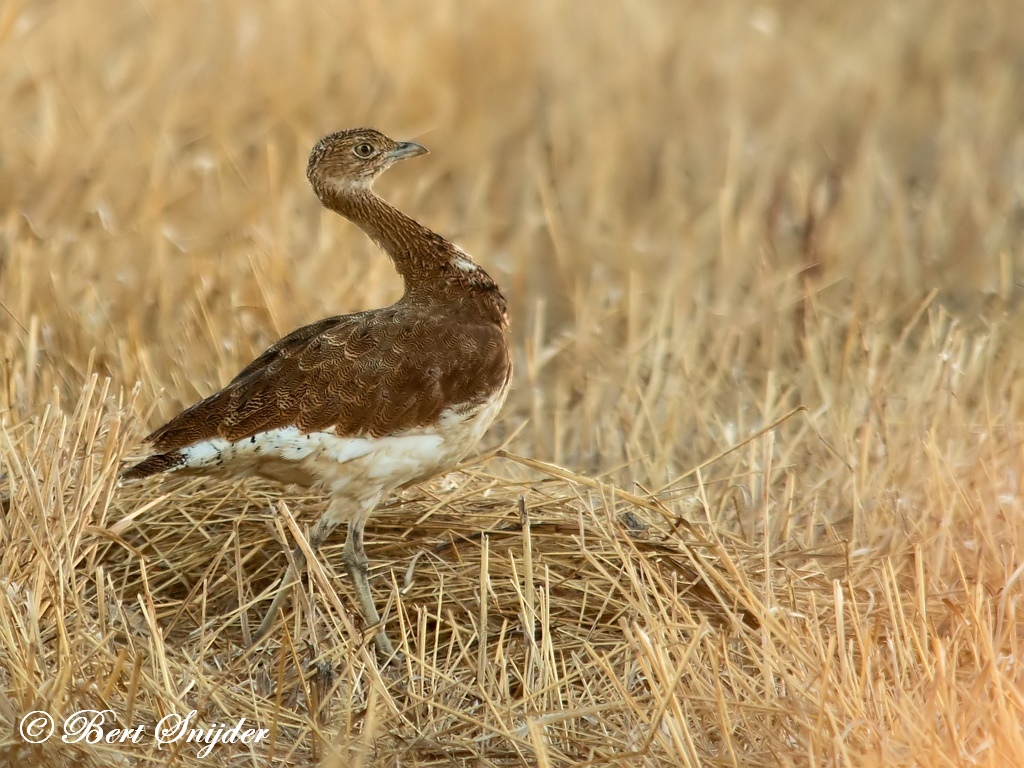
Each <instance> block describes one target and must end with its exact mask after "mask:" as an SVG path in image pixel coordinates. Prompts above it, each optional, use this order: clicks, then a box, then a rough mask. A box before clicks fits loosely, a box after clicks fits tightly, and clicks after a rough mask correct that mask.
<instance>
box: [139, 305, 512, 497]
mask: <svg viewBox="0 0 1024 768" xmlns="http://www.w3.org/2000/svg"><path fill="white" fill-rule="evenodd" d="M508 374H509V359H508V349H507V345H506V342H505V339H504V336H503V334H502V331H501V329H500V328H498V327H497V326H495V325H493V324H467V323H465V322H464V321H462V322H459V321H456V320H454V319H452V318H451V317H446V316H444V315H438V314H436V313H430V312H426V311H421V312H416V313H410V312H409V310H408V308H406V309H404V310H402V309H399V308H398V307H397V306H395V307H387V308H384V309H378V310H372V311H369V312H362V313H359V314H354V315H344V316H341V317H334V318H328V319H326V320H321V321H320V322H318V323H313V324H312V325H307V326H305V327H303V328H300V329H298V330H297V331H294V332H292V333H291V334H289V335H288V336H285V337H284V338H283V339H281V340H280V341H279V342H277V343H276V344H274V346H272V347H271V348H270V349H268V350H267V351H266V352H264V353H263V354H262V355H260V356H259V357H258V358H256V360H254V361H253V362H252V363H250V364H249V365H248V366H246V367H245V368H244V369H243V370H242V371H241V372H240V373H239V374H238V376H236V377H235V378H234V380H232V381H231V383H230V384H228V385H227V386H226V387H224V389H222V390H221V391H220V392H218V393H216V394H214V395H211V396H210V397H208V398H206V399H205V400H202V401H201V402H199V403H197V404H195V405H193V406H192V407H191V408H188V409H187V410H185V411H183V412H181V413H180V414H178V415H177V416H176V417H174V418H173V419H171V421H169V422H168V423H167V424H165V425H164V426H162V427H160V428H159V429H157V430H156V431H155V432H153V433H152V434H151V435H149V436H148V437H147V438H146V439H147V441H149V442H150V443H152V444H153V446H154V448H155V449H156V451H157V452H158V455H156V456H152V457H150V458H149V459H146V460H145V461H143V462H141V463H140V464H137V465H135V466H134V467H131V468H130V469H129V470H128V471H127V472H126V473H125V476H126V477H145V476H147V475H150V474H155V473H157V472H162V471H165V470H167V469H171V468H173V467H174V466H177V465H178V464H179V463H180V462H179V460H178V459H177V457H175V456H174V455H173V454H174V452H176V451H178V450H179V449H181V448H185V447H187V446H190V445H193V444H195V443H197V442H200V441H202V440H208V439H211V438H215V437H222V438H226V439H227V440H230V441H238V440H242V439H244V438H247V437H251V436H253V435H255V434H257V433H260V432H265V431H267V430H271V429H278V428H282V427H289V426H295V427H298V428H299V429H300V430H301V431H303V432H314V431H318V430H325V429H329V428H332V427H333V428H334V429H335V431H336V433H337V434H339V435H368V436H380V435H385V434H391V433H394V432H399V431H402V430H406V429H411V428H414V427H419V426H424V425H428V424H430V423H432V422H434V421H435V420H436V419H437V418H438V416H439V415H440V414H441V412H442V411H444V410H445V409H446V408H448V407H451V406H453V405H459V404H463V403H474V402H479V401H482V400H483V399H484V398H486V397H487V396H488V395H490V394H492V393H493V392H494V391H495V390H497V389H498V388H499V387H501V386H502V385H503V384H504V383H505V381H506V379H507V377H508Z"/></svg>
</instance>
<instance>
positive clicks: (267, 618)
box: [252, 503, 340, 645]
mask: <svg viewBox="0 0 1024 768" xmlns="http://www.w3.org/2000/svg"><path fill="white" fill-rule="evenodd" d="M333 506H334V505H333V503H332V505H331V507H328V509H327V511H326V512H324V514H323V515H322V516H321V517H320V519H319V520H317V521H316V525H314V526H313V530H312V531H310V532H309V548H310V550H312V552H313V554H314V555H316V553H317V550H319V549H320V545H321V544H323V543H324V542H325V541H327V537H328V536H330V535H331V532H332V531H334V529H335V528H337V527H338V523H339V522H340V520H339V519H338V516H337V515H336V514H333V512H334V509H333ZM305 564H306V556H305V555H304V554H303V553H302V547H299V546H296V547H295V549H293V550H292V562H291V563H290V564H289V565H288V570H286V571H285V573H284V576H283V577H282V579H281V583H280V584H279V585H278V587H277V594H275V595H274V601H273V602H272V603H271V604H270V608H269V609H268V610H267V612H266V613H265V614H264V615H263V621H262V622H260V627H259V629H257V630H256V634H255V635H253V638H252V642H253V644H254V645H255V643H256V642H257V641H259V640H260V639H262V638H263V637H264V635H266V634H267V632H269V631H270V628H271V627H272V626H274V622H275V621H276V620H277V612H278V610H280V608H281V603H282V601H283V600H284V598H285V597H286V596H287V595H288V590H289V588H290V587H291V586H292V584H294V583H295V582H296V581H298V578H299V571H300V570H301V569H302V568H303V567H304V566H305Z"/></svg>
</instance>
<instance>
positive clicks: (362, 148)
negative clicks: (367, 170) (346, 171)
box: [352, 144, 377, 160]
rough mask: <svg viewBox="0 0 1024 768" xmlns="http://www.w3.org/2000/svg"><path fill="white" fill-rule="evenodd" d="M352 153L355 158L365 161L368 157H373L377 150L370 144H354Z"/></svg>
mask: <svg viewBox="0 0 1024 768" xmlns="http://www.w3.org/2000/svg"><path fill="white" fill-rule="evenodd" d="M352 151H353V152H354V153H355V155H356V157H361V158H363V159H364V160H365V159H366V158H368V157H373V155H374V153H376V151H377V150H375V149H374V148H373V145H372V144H356V146H355V149H353V150H352Z"/></svg>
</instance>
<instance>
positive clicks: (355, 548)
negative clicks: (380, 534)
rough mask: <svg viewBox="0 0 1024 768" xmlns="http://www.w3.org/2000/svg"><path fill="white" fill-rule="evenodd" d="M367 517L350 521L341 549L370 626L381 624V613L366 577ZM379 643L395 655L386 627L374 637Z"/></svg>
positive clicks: (382, 652)
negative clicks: (364, 543) (364, 535)
mask: <svg viewBox="0 0 1024 768" xmlns="http://www.w3.org/2000/svg"><path fill="white" fill-rule="evenodd" d="M364 521H365V517H364V516H362V515H360V516H358V517H354V518H352V519H351V520H349V521H348V538H347V539H346V540H345V546H344V547H343V548H342V550H341V561H342V562H343V563H344V564H345V569H346V570H347V571H348V575H349V577H350V578H351V579H352V585H353V586H354V587H355V590H356V598H357V599H358V600H359V607H360V609H361V611H362V614H363V620H364V621H365V622H366V623H367V624H368V625H370V626H373V625H376V624H380V614H379V613H377V606H376V605H374V603H373V593H372V592H370V581H369V579H368V578H367V577H366V566H367V563H368V562H369V561H368V558H367V557H366V553H365V552H364V551H363V523H364ZM373 640H374V642H375V643H376V644H377V651H378V652H379V653H380V655H381V656H383V657H386V658H387V657H392V656H394V655H395V649H394V648H393V647H392V645H391V641H390V640H388V636H387V635H386V634H385V632H384V629H383V628H381V629H380V630H379V631H378V632H377V635H376V636H375V637H374V639H373Z"/></svg>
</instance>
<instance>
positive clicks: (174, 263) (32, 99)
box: [0, 0, 1024, 475]
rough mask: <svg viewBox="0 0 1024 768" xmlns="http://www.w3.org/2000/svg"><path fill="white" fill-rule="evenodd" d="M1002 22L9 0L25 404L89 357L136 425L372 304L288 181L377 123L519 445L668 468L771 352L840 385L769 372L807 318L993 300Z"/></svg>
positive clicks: (535, 6) (823, 8) (963, 312)
mask: <svg viewBox="0 0 1024 768" xmlns="http://www.w3.org/2000/svg"><path fill="white" fill-rule="evenodd" d="M1022 26H1024V9H1022V8H1021V7H1020V6H1019V4H1017V3H1013V2H1005V3H986V4H948V3H934V2H923V1H917V0H906V1H904V2H900V3H887V2H878V3H873V2H865V3H857V4H853V5H850V6H849V7H840V6H838V5H834V4H828V3H810V4H808V3H795V2H794V3H787V2H779V3H730V4H728V6H722V5H720V4H716V3H702V2H676V1H673V2H662V1H659V0H651V1H650V2H643V3H617V2H605V1H603V0H602V1H598V2H593V3H586V4H580V3H571V2H526V3H517V4H501V3H458V2H446V1H445V0H442V1H441V2H434V3H430V4H421V3H407V2H397V1H395V0H387V1H386V2H375V3H359V2H351V3H349V2H337V3H331V2H322V3H312V4H303V5H302V6H301V7H297V6H296V5H295V4H293V3H290V2H267V3H260V4H247V3H230V2H191V0H187V1H185V2H138V3H129V4H123V3H110V4H106V3H104V2H97V1H96V0H89V2H61V3H55V2H54V3H48V2H37V3H19V2H12V3H9V4H7V5H5V8H4V10H3V13H2V17H0V39H2V41H3V43H2V46H0V68H2V71H3V73H4V76H3V78H2V80H0V104H2V106H3V114H4V120H3V126H2V127H0V159H2V160H0V210H2V211H3V214H4V222H3V240H2V243H3V246H2V247H3V255H2V256H0V259H2V261H0V263H2V264H3V265H4V266H3V267H2V268H3V270H4V274H3V300H4V302H5V305H6V306H7V308H8V312H6V313H5V315H6V317H5V318H3V320H2V322H4V323H7V324H8V326H9V327H11V324H12V323H14V322H15V321H17V322H19V323H20V324H21V325H23V326H24V327H25V328H26V329H27V328H28V327H29V326H30V325H31V322H32V318H33V317H35V318H36V321H37V324H38V329H37V335H38V340H37V342H36V343H37V344H38V346H39V347H40V348H41V349H44V350H46V351H48V352H49V353H50V354H52V355H55V356H56V357H58V358H59V360H60V363H59V365H56V366H54V368H53V369H51V370H49V371H48V372H46V374H45V378H46V379H47V380H46V381H42V380H34V381H33V382H31V383H32V387H33V388H34V392H27V391H26V392H23V393H22V395H23V397H24V398H27V400H26V399H22V398H16V400H17V401H18V403H20V404H22V405H25V404H27V403H31V402H34V399H35V398H38V397H44V398H45V397H49V392H50V384H51V383H57V384H58V385H60V386H66V387H71V388H72V390H76V389H77V387H78V386H79V384H80V383H81V378H82V376H84V371H85V370H86V368H87V365H88V360H89V357H90V355H93V356H94V357H95V364H94V367H95V369H97V370H100V371H102V372H104V373H110V374H113V375H114V376H115V380H117V381H118V382H123V383H124V385H125V386H128V387H131V386H132V385H133V383H134V382H136V381H141V382H142V385H143V392H144V394H143V395H142V396H141V397H140V402H143V403H147V404H150V403H158V405H157V408H158V410H157V412H156V413H155V414H148V413H143V414H142V416H143V418H144V419H145V420H146V421H147V423H148V424H150V425H153V424H155V423H156V422H157V421H160V420H161V419H163V418H165V417H167V416H169V415H172V413H173V412H175V411H176V410H177V408H178V407H179V406H181V405H183V404H186V403H187V402H190V401H192V400H193V399H195V398H196V397H198V396H200V395H202V394H206V393H207V392H209V391H211V389H213V388H215V387H216V386H217V385H219V384H220V383H223V382H224V381H226V380H227V378H229V377H230V376H231V375H233V373H234V372H235V371H236V370H237V369H238V368H239V367H240V366H241V365H243V364H244V363H245V362H247V361H248V360H249V359H251V357H252V356H253V355H254V354H255V353H257V352H258V351H260V350H261V349H262V348H263V347H264V346H265V345H266V344H268V343H269V342H271V341H272V340H273V339H274V338H276V337H277V336H278V335H279V334H283V333H285V332H287V331H288V330H290V329H291V328H293V327H296V326H297V325H299V324H302V323H304V322H307V321H310V320H312V319H315V318H319V317H321V316H325V315H329V314H336V313H340V312H347V311H352V310H355V309H360V308H363V307H368V306H376V305H380V304H383V303H387V302H389V301H391V300H393V299H395V298H396V297H397V296H398V295H399V294H400V290H401V289H400V283H399V281H398V279H397V278H396V277H395V276H394V274H393V272H392V270H391V268H390V265H389V264H388V263H387V261H386V259H385V258H384V257H382V256H381V255H380V254H379V253H378V252H377V251H376V250H375V248H374V247H373V246H372V245H371V244H370V243H369V242H368V241H367V240H366V238H365V237H364V236H363V235H362V234H361V233H360V232H358V231H357V230H356V229H355V228H354V227H353V226H351V225H349V224H348V223H346V222H344V221H341V220H340V219H338V218H337V217H334V216H332V215H331V214H327V213H324V212H322V211H321V210H320V208H319V206H318V205H317V202H316V200H315V198H314V197H313V195H312V194H311V192H310V190H309V189H308V186H307V184H306V181H305V178H304V174H303V170H304V164H305V160H306V157H307V153H308V151H309V148H310V147H311V146H312V143H313V142H314V141H315V140H316V139H317V138H318V137H319V136H321V135H322V134H324V133H327V132H330V131H333V130H336V129H338V128H342V127H351V126H356V125H370V126H374V127H378V128H380V129H381V130H384V131H385V132H387V133H389V134H391V135H394V136H397V137H400V138H405V139H416V140H418V141H420V142H422V143H424V144H426V145H428V146H429V147H430V149H431V150H432V152H433V154H432V155H431V156H430V157H429V158H426V159H424V160H420V161H417V163H415V164H409V165H407V166H403V167H401V168H399V169H396V170H395V171H394V172H393V173H391V174H389V175H388V176H387V177H386V178H385V179H384V180H382V182H381V183H380V191H381V192H382V193H383V194H385V195H386V196H387V197H388V198H389V199H391V200H392V201H393V202H395V203H396V204H397V205H398V206H399V207H401V208H403V209H404V210H406V211H408V212H410V213H411V214H412V215H414V216H416V217H418V218H420V219H421V220H422V221H424V222H425V223H427V224H428V225H429V226H431V227H433V228H435V229H437V230H438V231H440V232H442V233H443V234H445V235H447V236H449V237H450V238H452V239H454V240H456V241H457V242H458V243H460V244H461V245H462V246H463V247H464V248H466V249H467V250H468V251H470V252H471V253H473V254H474V255H475V256H476V257H477V258H478V259H479V260H480V261H481V262H482V263H483V264H484V265H485V266H486V267H487V268H488V269H489V270H490V271H492V272H493V273H494V274H495V275H496V277H497V278H498V280H499V281H500V282H501V284H502V285H503V286H504V287H505V288H506V292H507V293H508V294H509V297H510V299H511V309H512V318H513V328H514V333H515V337H516V346H517V356H518V362H519V365H518V372H519V376H518V377H517V378H518V383H517V387H516V390H515V394H514V395H513V399H512V401H511V403H510V413H512V412H515V413H516V414H517V415H520V414H521V415H523V416H524V417H532V423H531V425H530V427H529V428H528V430H527V432H526V433H524V438H525V437H527V436H528V438H529V439H528V444H529V446H530V448H531V450H532V451H533V452H534V453H535V454H538V455H543V456H545V457H548V458H555V459H556V460H558V461H569V460H570V459H571V460H572V461H573V462H574V463H576V464H577V465H580V466H582V467H584V468H587V469H591V470H593V469H608V468H609V467H611V466H612V465H614V464H617V463H618V462H620V461H624V462H642V457H641V455H640V454H641V453H650V452H651V450H652V449H653V450H654V451H655V453H657V451H658V450H659V449H658V448H656V447H655V444H656V443H660V444H661V445H660V448H661V449H663V451H662V455H660V456H658V457H657V461H656V463H658V464H659V466H658V467H656V468H654V470H653V471H655V473H656V474H661V475H664V473H665V472H666V471H667V472H668V474H671V472H672V470H671V469H666V466H667V465H672V466H673V467H674V468H678V467H680V466H683V465H687V466H688V465H689V464H688V463H692V462H693V461H694V460H695V459H697V458H699V457H701V456H702V455H704V454H706V453H707V452H708V451H709V450H711V449H712V448H714V447H716V446H717V447H721V443H720V441H721V438H722V434H721V433H718V434H713V433H709V430H711V431H712V432H714V431H716V430H714V428H713V427H712V426H710V425H709V424H706V423H701V422H702V417H701V414H702V413H704V412H707V411H712V412H714V413H716V414H719V415H722V414H727V417H726V418H727V420H729V421H733V420H735V419H736V418H739V416H738V414H737V409H742V407H743V402H742V401H743V400H744V398H747V399H750V398H753V399H756V400H760V399H761V398H762V395H763V394H764V386H765V381H766V377H767V375H768V372H774V375H775V380H774V385H775V386H777V387H782V388H785V387H786V386H787V385H795V386H799V387H800V388H801V392H800V393H799V394H798V395H794V396H793V399H791V400H790V402H791V403H792V404H796V402H797V400H799V401H800V402H803V403H805V404H807V405H808V406H811V407H815V406H816V405H820V404H821V402H823V401H827V400H830V399H831V397H830V396H829V395H825V394H824V393H821V392H818V393H815V392H814V391H813V389H814V388H813V387H811V388H808V387H807V386H806V382H799V381H797V380H796V379H795V378H794V377H799V376H800V375H801V374H800V372H799V370H798V369H799V368H801V367H803V363H804V361H805V354H806V349H803V348H802V344H803V342H802V337H803V336H804V335H805V333H806V332H807V329H808V326H807V325H806V324H807V323H811V324H812V325H811V326H810V333H811V334H812V335H814V336H816V337H817V338H819V339H821V341H822V343H823V344H825V345H826V346H827V345H829V344H844V343H846V341H847V337H846V331H849V330H850V329H851V326H850V325H849V324H850V323H851V321H856V322H868V323H875V321H877V322H879V323H882V324H890V325H891V326H892V327H894V328H898V326H900V325H901V324H903V323H905V322H906V321H908V320H909V319H910V317H911V316H912V315H913V314H914V312H916V311H917V310H918V309H919V308H920V306H921V302H922V301H923V300H924V299H925V298H926V297H927V296H928V295H929V293H930V292H931V291H933V290H935V291H937V292H938V296H937V299H938V303H942V304H944V305H945V306H947V307H948V308H949V311H950V312H952V313H954V314H956V315H957V316H958V317H962V318H963V319H964V321H965V322H974V321H975V320H976V319H977V317H978V314H979V312H981V311H982V310H983V309H984V308H985V307H989V306H991V302H992V301H993V300H994V299H998V300H1000V301H1001V302H1003V304H1002V305H1000V306H1003V305H1006V306H1016V299H1017V296H1018V293H1019V291H1020V289H1019V287H1018V286H1017V283H1018V282H1019V281H1020V278H1019V274H1018V273H1019V272H1020V267H1021V258H1022V233H1024V210H1022V208H1021V189H1022V183H1024V182H1022V179H1024V175H1022V172H1024V137H1022V133H1021V123H1022V116H1024V59H1022V54H1021V50H1022V47H1021V36H1022V34H1024V33H1022V32H1021V30H1022ZM12 256H13V257H14V258H12ZM811 305H813V310H814V311H813V312H810V313H809V312H808V310H809V309H810V308H811ZM931 306H933V307H934V306H936V304H935V303H933V304H932V305H931ZM652 323H653V325H651V324H652ZM825 325H827V326H828V327H827V328H826V327H825ZM651 328H656V329H657V332H656V333H655V337H657V339H659V340H660V342H661V343H660V345H658V344H655V341H656V339H655V338H651V335H650V333H648V331H649V330H650V329H651ZM829 334H832V335H831V336H829ZM8 351H9V353H10V354H11V355H12V356H14V357H17V356H18V355H17V354H16V353H15V352H14V350H13V349H9V350H8ZM725 367H728V368H729V370H724V368H725ZM641 369H642V370H641ZM655 370H660V371H661V372H663V373H664V374H665V375H666V376H675V375H677V374H678V375H679V376H681V378H679V379H676V380H674V381H673V382H672V383H671V386H669V385H668V384H666V383H664V382H662V383H660V384H659V383H658V382H654V384H653V385H652V381H651V380H652V377H653V378H656V376H655V375H654V371H655ZM720 377H725V379H727V380H729V383H730V384H731V385H732V386H730V387H722V386H719V383H720V382H719V378H720ZM14 378H15V379H17V376H15V377H14ZM51 378H53V381H52V382H51V381H50V379H51ZM708 382H713V383H714V384H713V385H708ZM584 383H585V386H584ZM23 384H24V383H23ZM637 385H640V386H642V387H643V388H645V389H647V395H648V397H647V400H646V401H645V405H644V406H643V408H642V409H640V404H639V401H638V400H637V392H636V389H635V387H636V386H637ZM652 386H653V389H650V387H652ZM737 390H738V391H737ZM679 397H685V398H686V400H687V402H686V403H682V402H679ZM748 405H749V403H748ZM762 405H763V403H762ZM638 409H640V410H643V411H644V413H642V414H640V413H638ZM599 414H600V415H601V416H602V417H604V418H607V417H609V416H612V415H617V417H618V421H621V420H626V421H628V422H629V425H628V429H627V431H628V432H629V434H630V435H631V436H632V438H633V440H632V441H630V440H626V441H621V440H619V439H618V435H617V433H618V432H619V430H620V427H621V424H616V425H615V426H609V425H604V426H602V425H601V424H599V423H597V422H600V421H601V420H602V419H601V418H599V416H598V415H599ZM761 415H762V416H765V415H768V414H761ZM555 417H558V418H559V419H561V421H560V422H559V423H558V424H557V425H554V424H552V422H551V419H553V418H555ZM637 419H639V420H640V421H641V422H643V423H641V424H636V423H634V422H635V421H636V420H637ZM666 423H668V424H670V425H673V426H672V427H671V428H672V429H673V430H674V432H673V434H672V435H671V436H670V437H669V440H668V442H667V443H666V441H665V436H664V435H661V436H660V437H658V439H655V438H656V437H657V435H656V434H655V433H659V432H660V431H661V430H662V429H663V428H665V426H666ZM570 427H571V428H570ZM602 433H604V434H602ZM676 451H679V452H682V455H680V456H677V455H674V452H676ZM669 454H673V455H669ZM644 473H645V472H644Z"/></svg>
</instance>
